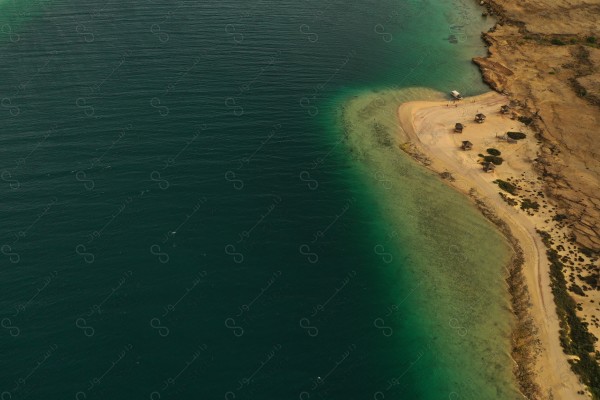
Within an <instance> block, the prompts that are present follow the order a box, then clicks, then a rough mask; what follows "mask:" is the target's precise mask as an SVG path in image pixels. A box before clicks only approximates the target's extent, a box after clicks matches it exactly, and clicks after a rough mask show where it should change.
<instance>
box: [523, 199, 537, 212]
mask: <svg viewBox="0 0 600 400" xmlns="http://www.w3.org/2000/svg"><path fill="white" fill-rule="evenodd" d="M530 208H531V209H534V210H535V211H537V210H538V209H539V208H540V204H539V203H538V202H537V201H532V200H529V199H524V200H523V201H521V210H528V209H530Z"/></svg>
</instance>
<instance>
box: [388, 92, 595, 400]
mask: <svg viewBox="0 0 600 400" xmlns="http://www.w3.org/2000/svg"><path fill="white" fill-rule="evenodd" d="M507 104H508V99H507V98H506V97H505V96H502V95H500V94H498V93H495V92H490V93H486V94H483V95H480V96H475V97H469V98H466V99H464V100H462V101H458V102H451V101H414V102H408V103H404V104H402V105H401V106H400V107H399V109H398V118H399V121H400V126H401V128H402V130H403V131H404V132H403V133H404V134H405V135H406V136H407V137H408V138H409V142H405V138H406V136H405V135H401V134H399V135H398V140H399V142H400V146H401V148H402V149H403V150H404V151H406V152H407V153H409V154H411V155H413V156H414V157H415V158H416V159H417V160H420V161H423V160H427V162H426V163H425V164H426V165H427V166H428V167H429V168H430V169H432V170H434V171H435V172H437V173H440V175H441V176H442V178H445V181H446V182H447V183H448V184H450V185H451V186H452V187H454V188H456V189H457V190H459V191H461V192H463V193H465V194H466V195H468V196H469V197H471V198H472V199H474V201H476V202H477V203H479V204H480V205H483V204H484V207H487V208H488V209H489V210H491V211H492V213H493V214H495V216H497V218H498V219H499V220H501V221H504V222H505V223H506V224H507V226H508V228H509V229H510V233H507V232H505V235H506V234H508V235H512V239H513V240H514V241H513V243H518V245H520V247H521V249H522V254H523V263H522V272H523V276H524V280H525V283H526V287H527V290H528V294H525V295H524V296H523V299H524V300H523V299H522V300H523V301H524V302H525V303H527V302H528V303H529V306H527V304H525V307H524V308H525V309H526V310H527V311H526V312H527V314H528V315H529V316H530V317H531V319H532V322H533V326H534V328H533V329H531V332H530V333H531V334H530V336H531V337H529V338H528V339H524V338H519V337H513V358H515V361H517V363H527V364H529V365H527V366H524V367H526V368H527V369H529V370H530V371H531V372H532V376H533V378H532V379H533V381H534V382H532V383H533V385H531V386H532V387H530V388H529V389H530V390H531V393H533V392H535V391H536V390H537V391H538V395H539V398H543V399H576V398H582V399H583V398H588V395H587V394H585V395H582V394H581V393H583V392H582V391H586V388H585V386H584V385H582V384H581V383H580V381H579V379H578V377H577V376H576V375H575V374H574V373H573V372H572V370H571V368H570V365H569V363H568V359H567V357H568V356H567V355H566V354H565V353H564V352H563V349H562V347H561V344H560V341H559V319H558V317H557V314H556V308H555V303H554V298H553V294H552V290H551V286H550V283H551V282H550V276H549V268H550V264H549V261H548V259H547V256H546V251H547V247H546V245H545V244H544V242H543V241H542V237H541V236H540V234H538V232H537V231H538V230H541V231H545V232H548V233H549V234H550V235H551V237H552V241H553V245H555V246H556V247H558V248H559V249H560V251H561V252H560V254H561V255H568V254H573V253H577V252H578V250H579V249H578V247H577V246H576V245H575V244H574V243H572V241H570V240H569V234H568V231H567V227H566V226H564V225H561V223H560V221H556V220H555V218H554V217H555V216H556V213H557V208H556V206H555V205H554V204H552V203H551V202H550V201H549V200H548V198H547V197H546V196H545V195H544V193H543V186H542V184H543V181H541V179H540V178H538V174H537V173H536V171H535V170H534V168H533V164H532V162H533V160H535V159H536V157H537V154H538V151H539V146H540V143H539V142H538V141H537V140H536V138H535V136H534V133H533V132H532V131H530V130H529V129H528V128H527V127H526V126H525V125H524V124H523V123H521V122H519V121H518V120H517V119H511V117H510V114H502V113H501V112H500V107H501V106H503V105H507ZM478 113H482V114H484V115H486V117H487V118H486V120H485V121H484V122H483V123H477V122H475V120H474V118H475V115H476V114H478ZM456 123H462V124H463V125H464V130H463V132H462V133H455V132H454V127H455V124H456ZM507 131H515V132H523V133H525V134H526V135H527V137H526V138H525V139H522V140H518V141H516V142H514V143H509V142H507V141H506V140H502V139H500V138H499V137H502V136H503V135H505V134H506V132H507ZM463 141H469V142H471V144H472V149H470V150H462V149H461V145H462V143H463ZM490 148H491V149H496V150H499V151H500V152H501V155H500V157H502V158H503V160H504V161H503V162H502V164H501V165H497V166H496V168H495V171H493V172H484V171H483V168H482V161H483V159H482V157H481V156H480V155H488V153H487V152H486V151H487V149H490ZM497 179H501V180H503V181H506V182H510V183H511V184H513V185H514V187H515V188H517V189H516V191H515V193H514V195H513V194H510V193H507V192H504V191H503V190H501V189H500V188H499V186H498V185H497V184H496V183H494V181H496V180H497ZM523 200H530V201H531V202H537V203H538V204H539V208H538V209H537V210H535V209H532V208H527V207H526V209H525V210H524V209H521V207H520V206H521V205H522V204H523ZM518 245H517V246H518ZM561 246H562V247H561ZM577 256H578V257H574V259H576V260H579V261H577V262H579V263H580V264H581V265H583V266H585V265H587V264H589V263H590V262H593V261H594V260H593V259H592V260H590V259H587V258H586V257H585V256H584V255H579V254H578V253H577ZM575 264H576V263H575ZM575 264H572V265H573V266H574V265H575ZM574 268H576V266H574ZM597 293H598V292H597V291H594V292H593V294H591V293H589V296H586V297H587V300H590V299H593V298H594V296H595V299H596V301H595V303H594V301H592V302H591V307H584V309H583V311H582V312H581V314H579V316H580V317H581V318H582V319H584V320H585V319H586V318H594V317H593V315H594V313H595V311H594V309H595V307H597V304H598V297H599V296H598V295H597ZM590 296H591V297H590ZM582 298H583V297H582ZM578 301H579V299H578ZM588 305H590V303H589V302H588ZM584 306H585V305H584ZM513 308H515V307H514V306H513ZM522 317H523V315H521V316H520V318H522ZM518 323H524V321H518ZM589 329H590V331H591V332H592V333H594V334H595V335H596V336H597V335H598V329H597V324H593V323H591V324H590V326H589ZM523 340H524V341H527V342H528V344H527V346H528V347H529V348H530V349H529V351H530V352H531V353H530V354H529V355H527V356H523V357H521V359H520V360H519V355H518V354H515V353H516V352H518V351H519V350H517V347H519V343H518V342H520V341H523ZM532 347H533V348H532ZM521 367H523V366H521ZM517 370H518V368H517ZM517 375H519V374H518V373H517ZM522 381H526V379H522ZM535 384H537V388H536V387H535V386H536V385H535ZM578 392H580V393H579V394H578ZM536 397H538V396H536Z"/></svg>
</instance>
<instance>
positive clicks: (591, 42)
mask: <svg viewBox="0 0 600 400" xmlns="http://www.w3.org/2000/svg"><path fill="white" fill-rule="evenodd" d="M585 41H586V42H588V43H589V44H594V43H596V37H594V36H588V37H587V38H585Z"/></svg>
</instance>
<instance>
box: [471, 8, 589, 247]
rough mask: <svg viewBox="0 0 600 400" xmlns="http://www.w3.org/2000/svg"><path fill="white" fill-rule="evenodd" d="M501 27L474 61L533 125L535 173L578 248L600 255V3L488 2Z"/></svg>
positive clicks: (488, 37)
mask: <svg viewBox="0 0 600 400" xmlns="http://www.w3.org/2000/svg"><path fill="white" fill-rule="evenodd" d="M483 5H484V6H485V7H486V9H487V10H484V12H485V13H488V14H490V15H493V16H495V17H496V18H497V19H498V23H497V24H496V26H495V27H494V28H492V29H491V30H490V31H489V32H487V33H485V34H484V40H485V41H486V42H487V43H488V45H489V47H488V49H489V56H488V57H487V58H475V59H474V62H475V63H476V64H478V65H479V66H480V69H481V71H482V73H483V77H484V80H485V81H486V82H487V83H488V84H489V85H490V86H491V87H492V88H493V89H495V90H496V91H498V92H501V93H505V94H507V95H508V97H509V99H510V100H511V106H512V109H513V111H514V112H515V113H516V114H518V115H524V116H526V117H530V118H531V119H532V127H534V128H535V129H536V131H537V132H538V135H539V139H540V141H541V152H540V154H539V155H538V157H537V158H536V159H535V160H532V161H534V162H535V165H536V168H537V169H538V171H539V172H540V175H541V176H542V177H543V179H544V182H545V190H546V191H547V192H548V194H549V195H550V196H551V197H552V198H553V199H554V200H555V201H557V203H558V206H559V208H560V210H559V213H560V214H564V215H566V216H567V218H568V219H567V221H566V222H567V224H568V226H569V228H570V232H571V234H572V235H573V239H574V241H575V242H576V243H577V244H578V245H579V246H580V247H582V248H584V249H589V250H592V251H595V252H598V251H600V223H599V221H600V190H599V188H600V46H599V44H600V24H599V23H598V21H599V18H600V3H598V2H596V3H593V2H586V1H584V0H552V1H550V0H524V1H521V2H518V3H517V2H511V1H508V0H494V1H493V2H489V1H488V0H486V2H485V3H483Z"/></svg>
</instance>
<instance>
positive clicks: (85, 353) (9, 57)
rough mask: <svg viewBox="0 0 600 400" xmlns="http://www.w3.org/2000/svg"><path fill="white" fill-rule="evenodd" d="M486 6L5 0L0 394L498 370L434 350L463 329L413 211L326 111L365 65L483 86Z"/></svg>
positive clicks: (162, 392) (374, 387)
mask: <svg viewBox="0 0 600 400" xmlns="http://www.w3.org/2000/svg"><path fill="white" fill-rule="evenodd" d="M464 12H466V14H464ZM476 17H477V11H476V10H474V9H472V8H471V6H470V5H461V4H460V3H458V2H457V3H442V2H438V1H430V2H419V1H408V2H403V1H399V0H385V1H383V2H358V1H354V2H343V1H332V2H328V3H327V4H320V3H317V2H312V1H306V2H293V1H287V0H285V1H278V2H275V1H245V2H233V1H221V2H193V1H181V2H174V1H160V0H155V1H136V2H126V3H124V4H121V3H113V2H100V1H90V2H86V3H85V4H82V3H80V2H74V1H69V0H62V1H30V2H12V1H6V2H3V3H2V4H1V6H0V25H2V35H0V54H2V56H1V57H2V74H0V92H1V94H2V102H1V107H0V121H1V126H2V130H1V132H0V140H1V141H2V146H0V152H1V157H0V178H1V182H0V184H1V188H2V189H1V190H0V212H1V213H2V221H3V224H2V225H1V226H0V246H1V247H0V250H1V254H0V263H1V264H0V265H1V268H0V274H1V275H0V291H1V292H2V294H3V296H2V298H1V300H0V313H1V317H2V320H1V329H0V334H1V335H2V340H1V341H0V352H1V354H3V357H2V359H1V360H0V370H1V371H2V374H1V376H0V392H1V393H2V400H7V399H11V400H12V399H22V398H23V399H24V398H32V399H35V398H46V399H64V398H75V399H77V400H82V399H104V398H111V399H130V398H150V399H152V400H157V399H168V398H191V397H192V396H194V397H195V398H198V397H199V398H225V399H281V398H290V399H292V398H295V399H303V400H306V399H314V398H321V399H370V398H374V399H384V398H385V399H389V398H397V399H434V398H436V399H439V398H450V399H461V398H477V397H473V394H474V393H478V392H479V393H480V392H481V391H480V390H479V389H481V390H484V388H489V387H491V386H495V385H496V383H495V382H491V381H490V376H489V375H485V374H476V373H473V368H467V369H466V372H465V371H462V369H461V368H460V365H456V364H452V363H448V357H438V355H439V354H443V352H444V348H445V347H447V346H453V347H452V348H453V350H452V352H449V353H448V354H449V355H450V356H449V357H452V356H453V355H454V354H456V352H457V351H460V349H461V348H462V349H465V350H466V349H467V348H468V347H470V346H472V342H470V341H469V342H462V341H460V340H458V341H457V340H453V339H452V338H457V337H458V338H462V336H460V335H459V336H457V335H456V334H455V331H454V330H453V329H454V328H448V327H446V326H445V325H440V323H439V321H441V320H442V319H441V318H437V317H435V315H436V312H437V310H439V309H440V304H439V302H438V301H437V298H436V297H435V296H433V297H431V298H429V299H428V296H427V292H426V291H424V290H423V289H421V287H420V286H419V285H417V284H416V282H415V280H416V279H419V278H424V276H423V275H419V271H420V270H422V267H423V266H425V265H429V264H431V259H427V257H421V258H420V257H419V256H418V255H419V253H422V254H427V249H426V248H425V247H423V248H418V247H415V246H422V245H423V243H424V242H423V241H419V240H416V241H414V242H412V241H407V240H405V239H406V238H409V237H413V236H415V237H420V238H424V237H426V236H427V235H426V234H424V232H423V231H422V230H419V229H416V227H415V226H414V225H411V224H410V223H409V220H410V219H411V218H412V219H413V220H414V219H415V218H416V219H417V220H418V218H419V215H417V214H414V213H413V212H412V211H410V209H406V210H405V212H404V213H403V212H402V208H401V207H393V206H391V204H392V203H390V200H393V198H392V197H391V196H389V193H388V192H380V191H378V190H377V189H376V188H374V187H373V185H372V183H371V182H372V181H371V180H370V179H369V178H368V177H369V170H368V168H369V167H368V165H367V166H363V165H362V164H361V163H360V162H357V159H356V158H355V157H354V155H353V153H352V148H353V147H352V145H350V146H349V144H348V142H347V141H345V140H344V135H343V133H342V130H341V129H340V125H339V119H338V114H339V110H340V108H341V107H342V105H343V104H344V102H345V101H346V99H348V98H350V97H352V96H353V95H357V94H360V93H362V92H363V90H365V89H367V88H388V87H392V86H393V87H397V86H413V85H419V86H430V87H434V88H437V89H441V90H446V89H447V88H448V87H452V88H455V87H459V88H463V91H464V92H465V93H477V92H480V91H483V90H484V87H483V85H482V84H481V83H480V79H479V77H478V75H477V71H476V69H475V68H474V67H473V66H472V65H471V64H470V62H469V57H470V55H471V54H472V53H473V52H474V51H479V52H481V51H482V49H481V48H480V47H473V46H474V45H472V43H478V42H477V41H472V40H471V38H472V34H473V32H477V31H479V30H481V29H480V28H479V25H480V20H479V19H478V18H476ZM457 25H465V26H466V27H469V29H471V31H472V32H471V31H469V30H468V29H467V31H468V32H467V33H468V34H467V35H465V34H464V32H465V29H466V28H465V29H463V28H458V27H457ZM457 34H458V35H457ZM449 35H455V38H457V43H455V44H453V43H450V42H449V41H448V36H449ZM477 46H479V45H477ZM405 167H406V168H408V169H409V170H411V168H416V167H414V165H412V164H409V163H407V164H406V166H405ZM415 171H416V170H415ZM421 179H424V180H426V181H427V182H435V180H434V178H433V177H431V176H427V175H423V176H422V178H421ZM410 184H414V182H413V183H410ZM409 189H410V186H408V184H407V186H405V187H404V188H402V187H399V189H398V190H399V191H401V192H404V193H406V194H410V193H411V191H410V190H409ZM440 190H441V189H440ZM386 193H387V194H386ZM452 203H453V204H458V206H457V207H460V206H462V207H467V205H466V203H461V201H460V200H459V199H458V198H456V199H455V200H453V201H452ZM390 209H393V210H395V215H394V213H390ZM426 210H429V211H428V212H429V213H430V214H429V215H430V216H431V215H435V213H436V211H435V208H431V209H427V208H426ZM402 216H405V217H406V218H408V219H406V218H405V219H403V217H402ZM475 221H476V222H474V223H476V224H483V225H485V223H483V222H482V221H481V220H476V219H475ZM457 229H462V230H468V229H469V226H467V227H464V228H458V227H457ZM482 229H489V227H487V228H485V227H483V228H482ZM446 236H447V235H446ZM378 246H383V247H378ZM491 247H493V248H494V249H495V250H494V251H497V250H498V249H500V250H499V256H498V257H499V258H502V254H503V253H502V250H501V249H502V245H501V244H499V245H497V246H494V245H491ZM382 249H384V250H385V249H387V250H385V251H382ZM390 249H393V251H392V252H390V251H391V250H390ZM415 249H417V250H418V251H415ZM388 252H390V254H393V257H392V258H391V259H390V258H389V257H387V253H388ZM500 264H501V260H498V263H497V265H500ZM489 279H490V280H491V281H492V282H495V285H496V286H498V287H500V286H501V285H502V280H501V270H500V267H498V268H497V269H496V270H495V272H494V271H493V272H492V275H491V276H490V277H489ZM454 283H456V281H455V282H454ZM438 284H439V285H442V286H443V285H446V286H447V285H448V284H449V283H448V281H445V280H444V281H440V282H439V283H438ZM472 289H473V288H472V287H469V288H466V289H464V290H472ZM461 290H463V288H461ZM484 295H485V293H484ZM494 296H496V297H494ZM501 297H502V296H500V295H498V292H494V293H493V296H492V298H498V299H501ZM479 300H480V299H474V300H473V302H474V303H475V304H481V301H479ZM494 307H502V303H501V301H500V300H498V301H497V302H496V303H495V306H494ZM467 310H469V308H467ZM478 310H481V307H479V308H478ZM459 311H460V312H461V313H462V314H460V315H458V317H462V318H464V317H465V316H467V317H468V315H466V314H465V313H467V312H468V311H465V308H464V305H463V308H461V309H460V310H459ZM390 312H391V314H390V315H387V316H386V314H388V313H390ZM392 314H393V316H392ZM498 318H499V320H500V321H501V322H502V321H504V322H502V324H503V325H502V329H504V330H502V329H499V331H498V333H497V335H498V342H497V344H496V345H494V344H492V345H491V346H494V348H493V349H492V351H496V352H498V353H499V354H505V353H506V352H507V351H508V349H507V348H506V343H505V341H503V338H505V335H506V332H505V328H506V326H505V325H506V319H507V318H508V317H507V316H506V315H504V316H500V317H498ZM502 318H504V320H502ZM471 331H473V330H471ZM461 332H462V331H461ZM472 336H476V335H472ZM469 337H470V338H471V336H469ZM480 343H486V344H487V343H488V342H487V341H484V340H482V341H480ZM421 354H423V355H421ZM465 354H468V356H466V357H465V358H464V359H461V362H467V363H475V364H473V365H480V364H477V363H482V361H481V360H482V359H485V357H486V356H487V355H486V354H473V353H472V352H468V351H465ZM476 362H477V363H476ZM483 363H485V362H483ZM494 365H496V364H494ZM500 368H502V367H500ZM508 368H509V366H508V365H505V366H504V367H503V369H502V370H501V371H499V374H500V375H503V376H504V375H506V371H507V370H508ZM501 385H504V386H503V387H502V388H500V389H498V390H497V391H495V392H494V393H497V394H496V395H495V396H496V397H497V398H509V397H508V396H507V395H506V393H509V392H510V388H508V387H507V385H509V386H510V383H507V384H505V383H502V384H501ZM467 387H468V388H470V389H469V390H467V389H466V388H467ZM485 390H486V392H485V393H489V392H488V391H487V389H485ZM457 396H458V397H457ZM488 398H493V397H488Z"/></svg>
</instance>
